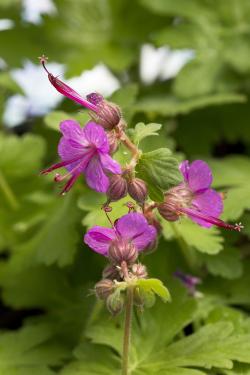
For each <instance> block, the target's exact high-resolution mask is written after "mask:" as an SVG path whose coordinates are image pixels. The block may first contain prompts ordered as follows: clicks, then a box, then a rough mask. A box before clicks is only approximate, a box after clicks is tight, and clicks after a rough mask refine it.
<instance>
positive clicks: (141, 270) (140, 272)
mask: <svg viewBox="0 0 250 375" xmlns="http://www.w3.org/2000/svg"><path fill="white" fill-rule="evenodd" d="M132 272H133V275H135V276H136V277H138V279H145V278H146V277H147V276H148V271H147V268H146V266H144V264H141V263H135V264H133V266H132Z"/></svg>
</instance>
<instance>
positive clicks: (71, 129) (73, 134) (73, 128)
mask: <svg viewBox="0 0 250 375" xmlns="http://www.w3.org/2000/svg"><path fill="white" fill-rule="evenodd" d="M60 131H61V132H62V134H63V136H64V137H65V138H67V139H72V140H74V141H75V142H76V143H79V145H83V146H85V147H86V146H87V145H88V143H87V142H86V138H85V135H84V133H83V128H82V127H81V126H80V125H79V124H78V122H76V121H75V120H65V121H62V122H61V123H60Z"/></svg>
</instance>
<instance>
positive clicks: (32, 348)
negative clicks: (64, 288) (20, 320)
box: [0, 323, 68, 375]
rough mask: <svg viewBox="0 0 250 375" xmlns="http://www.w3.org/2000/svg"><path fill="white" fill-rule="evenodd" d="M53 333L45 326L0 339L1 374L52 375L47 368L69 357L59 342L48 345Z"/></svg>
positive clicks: (14, 333)
mask: <svg viewBox="0 0 250 375" xmlns="http://www.w3.org/2000/svg"><path fill="white" fill-rule="evenodd" d="M53 334H54V332H53V330H52V327H51V326H48V325H46V324H41V323H40V324H36V325H35V324H34V325H27V326H24V327H23V328H21V329H20V330H18V331H17V332H11V333H9V332H5V333H2V334H1V335H0V374H4V373H5V374H10V375H12V374H13V375H14V374H17V375H24V374H27V375H31V374H34V373H36V374H38V375H52V374H54V372H53V371H52V370H50V368H49V367H48V366H58V365H60V364H61V363H62V360H63V359H64V358H65V357H67V356H68V352H67V351H66V350H65V348H64V347H63V345H60V343H59V342H57V343H56V344H55V343H54V342H53V341H50V339H51V337H52V336H53Z"/></svg>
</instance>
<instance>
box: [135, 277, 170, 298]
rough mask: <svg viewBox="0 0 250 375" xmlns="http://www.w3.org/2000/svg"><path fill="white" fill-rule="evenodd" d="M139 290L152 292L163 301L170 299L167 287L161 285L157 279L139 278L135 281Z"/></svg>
mask: <svg viewBox="0 0 250 375" xmlns="http://www.w3.org/2000/svg"><path fill="white" fill-rule="evenodd" d="M136 285H137V286H138V287H139V290H140V291H141V290H142V291H144V292H145V293H147V292H154V293H155V294H157V296H159V297H161V299H162V300H163V301H164V302H167V301H170V300H171V297H170V294H169V291H168V289H167V288H166V287H165V286H164V285H163V283H162V281H161V280H158V279H139V280H138V281H137V282H136Z"/></svg>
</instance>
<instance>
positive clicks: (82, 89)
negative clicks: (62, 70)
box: [67, 64, 120, 96]
mask: <svg viewBox="0 0 250 375" xmlns="http://www.w3.org/2000/svg"><path fill="white" fill-rule="evenodd" d="M67 83H68V85H70V86H71V87H72V88H73V89H74V90H75V91H77V92H79V94H81V95H82V96H86V95H87V94H89V93H91V92H98V93H99V94H102V95H103V96H109V95H111V94H112V93H113V92H114V91H115V90H117V89H119V87H120V83H119V81H118V79H117V78H116V77H115V76H114V75H113V74H112V73H111V72H110V70H109V69H108V68H107V67H106V66H105V65H104V64H98V65H96V66H95V67H94V68H93V69H91V70H85V71H84V72H83V73H82V74H81V75H80V76H79V77H74V78H71V79H69V80H68V81H67Z"/></svg>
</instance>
